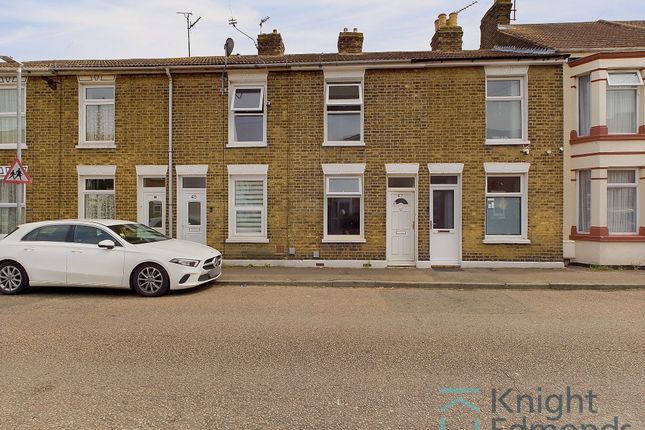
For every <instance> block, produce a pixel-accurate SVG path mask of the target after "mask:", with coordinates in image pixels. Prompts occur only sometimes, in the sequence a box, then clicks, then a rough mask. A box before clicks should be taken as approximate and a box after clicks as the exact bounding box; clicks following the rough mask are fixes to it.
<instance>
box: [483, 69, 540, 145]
mask: <svg viewBox="0 0 645 430" xmlns="http://www.w3.org/2000/svg"><path fill="white" fill-rule="evenodd" d="M485 69H486V80H485V82H484V85H485V87H484V93H485V102H484V109H485V110H486V115H485V118H484V120H485V123H484V133H486V134H487V131H486V130H487V129H488V109H487V106H488V101H489V100H490V101H511V100H513V101H516V100H520V101H521V104H520V106H521V107H520V109H521V110H522V137H521V138H520V139H489V138H488V135H486V137H485V139H486V140H485V144H486V145H529V144H530V143H531V142H530V141H529V137H528V124H529V103H528V93H529V91H528V66H524V67H486V68H485ZM508 80H519V81H520V95H519V96H508V97H506V96H505V97H488V82H489V81H508Z"/></svg>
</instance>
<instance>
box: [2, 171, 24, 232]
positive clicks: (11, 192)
mask: <svg viewBox="0 0 645 430" xmlns="http://www.w3.org/2000/svg"><path fill="white" fill-rule="evenodd" d="M4 173H5V171H4V170H3V169H2V168H0V175H2V176H4ZM17 190H18V185H16V184H7V183H5V182H4V181H2V178H1V177H0V238H2V237H4V236H6V235H7V234H9V233H10V232H11V231H12V230H13V229H14V228H16V226H17V225H18V224H20V223H21V222H24V218H25V215H24V214H25V209H26V205H25V202H26V199H27V193H26V190H27V187H25V186H24V185H23V187H22V204H21V205H20V206H21V207H22V220H21V222H18V219H17V212H18V203H17V198H16V197H17Z"/></svg>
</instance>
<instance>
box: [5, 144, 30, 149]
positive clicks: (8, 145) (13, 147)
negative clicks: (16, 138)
mask: <svg viewBox="0 0 645 430" xmlns="http://www.w3.org/2000/svg"><path fill="white" fill-rule="evenodd" d="M0 149H13V150H16V149H18V145H16V144H15V143H0ZM20 149H27V145H26V144H24V143H23V144H22V145H20Z"/></svg>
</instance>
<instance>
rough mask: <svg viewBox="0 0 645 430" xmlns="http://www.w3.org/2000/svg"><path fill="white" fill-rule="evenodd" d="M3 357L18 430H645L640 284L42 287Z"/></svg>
mask: <svg viewBox="0 0 645 430" xmlns="http://www.w3.org/2000/svg"><path fill="white" fill-rule="evenodd" d="M0 363H1V365H0V395H1V399H2V400H1V401H0V428H3V429H12V430H13V429H19V428H34V429H45V428H68V429H89V428H127V429H135V428H222V429H229V428H230V429H237V428H243V429H260V428H271V429H292V428H298V429H303V428H307V429H309V428H310V429H322V428H347V429H354V428H364V429H381V428H383V429H386V428H391V429H417V428H418V429H428V428H434V429H439V428H440V420H441V417H442V416H443V417H445V419H446V423H447V424H446V430H454V429H469V428H473V422H474V420H475V419H476V418H477V419H479V420H480V422H481V429H493V428H497V429H501V428H504V429H507V430H531V425H532V424H541V425H548V424H553V425H554V427H543V428H542V427H535V429H539V430H543V429H546V430H552V429H557V430H560V429H561V428H563V430H571V429H572V428H573V429H575V428H578V429H579V428H581V426H580V425H581V424H583V423H590V424H594V425H595V426H596V427H587V430H593V429H595V430H601V427H602V426H603V425H605V424H607V423H610V422H613V421H614V420H615V418H614V417H616V416H617V417H618V420H619V425H618V430H620V427H622V426H624V425H625V424H631V427H623V429H622V430H627V429H630V430H631V429H643V428H645V403H644V401H643V399H644V398H645V291H615V292H607V291H604V292H601V291H486V290H478V291H459V290H444V291H438V290H416V289H395V290H391V289H362V288H356V289H332V288H326V289H324V288H307V287H248V288H241V287H230V286H229V287H219V286H217V285H214V286H210V287H207V288H201V289H198V290H195V291H191V292H187V293H179V294H178V293H176V294H172V295H170V296H168V297H163V298H160V299H144V298H139V297H136V296H134V295H132V294H130V293H129V292H125V291H106V290H88V289H41V290H36V291H34V292H32V293H30V294H27V295H24V296H18V297H6V296H5V297H0ZM567 386H570V387H571V395H575V394H579V395H580V396H581V399H578V398H577V397H575V396H574V397H572V398H571V401H570V402H569V403H570V406H571V407H572V409H571V413H567V408H566V406H567V405H566V403H567V400H566V390H567V388H566V387H567ZM442 387H450V388H460V389H463V388H476V389H478V390H480V392H479V393H476V392H475V393H466V394H463V395H462V394H455V393H452V394H451V393H442V392H441V391H440V389H441V388H442ZM493 389H495V390H497V391H496V395H493V394H492V390H493ZM508 389H511V392H509V393H508V395H507V396H503V397H502V398H501V399H500V398H499V397H500V396H501V395H502V394H503V393H504V392H505V391H507V390H508ZM589 390H592V395H593V396H594V397H592V405H591V409H592V410H593V411H595V413H594V412H590V411H589V404H588V397H587V398H584V397H582V396H584V395H588V392H589ZM522 394H528V395H531V399H528V398H523V399H521V401H520V407H521V408H520V409H521V411H520V412H519V413H518V412H517V411H516V410H515V409H514V408H515V407H516V406H517V405H516V400H517V396H518V395H522ZM558 395H560V396H562V399H563V400H562V403H563V407H562V409H563V410H564V411H563V414H562V417H561V418H560V419H559V420H557V419H556V420H549V418H548V417H551V418H555V417H557V415H558V413H557V410H558V402H559V400H558V399H559V397H558ZM460 396H463V399H464V400H463V401H460V400H457V399H458V398H459V397H460ZM493 397H494V398H495V401H494V402H493ZM538 398H539V399H538ZM451 400H455V401H456V402H457V403H454V402H453V405H454V407H449V405H448V406H447V407H448V410H445V411H444V412H441V411H440V407H441V405H446V404H448V403H449V402H450V401H451ZM580 400H582V402H580ZM466 401H468V402H470V403H468V404H466V403H465V402H466ZM530 401H532V402H533V408H534V411H533V413H530V412H529V403H530ZM493 403H495V407H496V409H495V412H493V411H492V409H493ZM581 404H583V407H584V410H583V413H582V414H581V413H580V411H579V409H578V408H579V406H580V405H581ZM538 405H539V406H540V407H541V412H540V413H538V412H537V409H538ZM471 406H472V407H476V408H478V409H479V412H476V411H474V410H472V409H470V407H471ZM506 406H508V408H506ZM508 409H512V411H511V412H509V411H508ZM549 411H551V412H549ZM522 417H526V422H527V426H526V427H524V428H523V427H512V425H513V424H514V423H518V422H519V423H522V422H523V421H522V420H523V418H522ZM493 419H498V421H496V424H495V425H494V426H493V422H492V420H493ZM504 419H505V420H506V421H503V420H504ZM566 424H573V425H574V426H575V427H570V426H569V427H563V426H565V425H566ZM612 429H614V427H613V424H612V427H606V428H605V429H604V430H612Z"/></svg>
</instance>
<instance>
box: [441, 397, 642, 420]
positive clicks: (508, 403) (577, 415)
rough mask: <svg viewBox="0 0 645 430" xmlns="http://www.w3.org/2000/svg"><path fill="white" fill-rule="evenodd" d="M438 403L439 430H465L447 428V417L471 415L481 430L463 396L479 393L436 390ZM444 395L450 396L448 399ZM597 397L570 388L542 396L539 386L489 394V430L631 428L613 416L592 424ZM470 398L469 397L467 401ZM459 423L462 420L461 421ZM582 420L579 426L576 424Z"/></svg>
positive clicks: (471, 405) (475, 411) (477, 414)
mask: <svg viewBox="0 0 645 430" xmlns="http://www.w3.org/2000/svg"><path fill="white" fill-rule="evenodd" d="M439 393H440V394H441V395H442V401H444V400H445V403H443V404H442V405H441V406H440V408H439V411H440V412H441V418H440V420H439V427H440V430H454V429H459V430H466V428H464V427H462V426H461V425H460V426H458V427H456V426H450V425H448V423H449V418H450V416H451V415H453V416H454V415H456V414H460V415H461V416H463V414H464V413H465V412H467V413H469V414H472V417H473V418H472V428H473V429H474V430H480V429H481V420H480V414H481V408H480V407H479V406H477V405H476V404H475V403H473V402H472V401H471V400H468V399H467V396H469V395H470V396H473V395H479V394H481V389H479V388H448V387H444V388H440V389H439ZM447 396H450V397H449V398H448V397H447ZM598 397H599V396H598V394H597V393H596V392H595V391H594V390H586V391H582V392H575V391H574V390H572V389H571V387H570V386H567V387H565V389H564V390H562V391H559V392H551V393H545V392H543V390H542V388H541V387H537V388H536V390H535V391H533V392H519V391H517V390H516V389H514V388H506V389H498V388H493V389H492V390H491V391H490V403H489V404H490V408H491V411H490V412H491V413H492V418H491V424H490V429H491V430H630V429H632V428H633V427H632V425H631V424H629V423H625V422H621V420H620V418H619V417H618V416H614V419H613V420H612V421H611V422H603V423H598V422H596V423H594V422H589V421H588V420H589V419H590V418H593V417H594V416H596V415H597V414H598V412H599V402H598ZM471 399H472V398H471ZM462 420H463V418H462ZM581 420H582V421H586V422H585V423H580V422H579V421H581Z"/></svg>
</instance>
